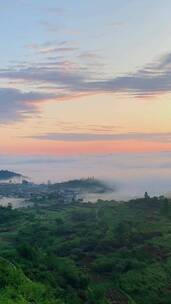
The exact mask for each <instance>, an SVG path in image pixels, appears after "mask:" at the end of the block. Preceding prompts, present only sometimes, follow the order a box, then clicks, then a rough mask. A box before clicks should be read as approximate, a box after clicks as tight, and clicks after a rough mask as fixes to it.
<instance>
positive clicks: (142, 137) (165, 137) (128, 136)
mask: <svg viewBox="0 0 171 304" xmlns="http://www.w3.org/2000/svg"><path fill="white" fill-rule="evenodd" d="M32 138H34V139H40V140H52V141H69V142H84V141H129V140H138V141H147V142H167V143H170V142H171V133H138V132H129V133H120V134H106V133H47V134H42V135H37V136H33V137H32Z"/></svg>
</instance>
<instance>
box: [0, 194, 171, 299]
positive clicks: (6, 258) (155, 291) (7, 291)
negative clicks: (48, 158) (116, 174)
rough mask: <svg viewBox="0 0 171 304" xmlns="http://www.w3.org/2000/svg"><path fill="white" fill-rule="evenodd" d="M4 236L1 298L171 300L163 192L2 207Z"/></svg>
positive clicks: (169, 208) (170, 220) (169, 235)
mask: <svg viewBox="0 0 171 304" xmlns="http://www.w3.org/2000/svg"><path fill="white" fill-rule="evenodd" d="M0 240H1V241H0V256H1V257H0V303H3V304H14V303H16V304H27V303H29V304H30V303H34V304H82V303H87V304H110V303H111V304H112V303H113V304H114V303H115V304H147V303H150V304H169V303H170V299H171V202H170V201H169V200H168V199H166V198H164V197H159V198H157V197H154V198H149V197H146V198H144V199H136V200H131V201H129V202H127V203H119V202H114V201H112V202H110V201H102V200H99V201H98V202H97V203H96V204H91V203H87V204H84V203H82V204H81V203H78V202H77V203H76V202H73V203H71V204H69V205H68V204H65V203H61V202H60V201H58V200H57V199H55V198H54V197H53V196H52V197H48V199H47V200H44V201H43V200H42V201H39V202H36V203H35V205H34V206H32V207H29V208H27V209H18V210H13V209H12V208H11V206H8V208H4V207H1V208H0Z"/></svg>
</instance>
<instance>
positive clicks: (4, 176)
mask: <svg viewBox="0 0 171 304" xmlns="http://www.w3.org/2000/svg"><path fill="white" fill-rule="evenodd" d="M16 177H17V178H18V177H22V175H21V174H19V173H15V172H12V171H8V170H0V181H1V180H10V179H13V178H16Z"/></svg>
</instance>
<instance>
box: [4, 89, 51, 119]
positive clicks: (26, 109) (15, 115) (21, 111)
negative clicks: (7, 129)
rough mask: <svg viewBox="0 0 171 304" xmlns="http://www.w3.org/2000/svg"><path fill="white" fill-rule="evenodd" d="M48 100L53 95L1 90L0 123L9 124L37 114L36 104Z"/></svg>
mask: <svg viewBox="0 0 171 304" xmlns="http://www.w3.org/2000/svg"><path fill="white" fill-rule="evenodd" d="M47 98H52V94H42V93H38V92H22V91H20V90H16V89H11V88H0V122H1V123H9V122H11V121H16V120H21V119H23V118H24V117H26V116H27V115H29V114H33V113H36V112H37V111H38V109H37V107H36V104H37V103H40V102H42V100H45V99H47Z"/></svg>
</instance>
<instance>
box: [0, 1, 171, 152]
mask: <svg viewBox="0 0 171 304" xmlns="http://www.w3.org/2000/svg"><path fill="white" fill-rule="evenodd" d="M150 3H151V5H150V6H149V1H147V0H144V1H142V2H139V1H134V0H133V1H129V0H121V1H117V0H116V1H113V0H108V1H107V2H106V1H103V0H101V1H98V0H95V1H90V0H88V1H86V2H84V3H83V2H81V1H80V2H78V1H77V0H72V1H65V2H64V1H58V0H49V1H48V2H47V1H45V0H37V1H33V0H30V1H28V0H17V1H10V0H7V1H5V2H3V3H0V5H1V10H0V20H1V28H2V29H3V30H2V36H1V58H0V62H1V69H0V136H1V144H0V153H1V154H15V155H20V154H24V155H25V154H26V155H61V154H62V155H74V154H98V153H99V154H100V153H103V154H105V153H114V152H117V153H118V152H122V153H123V152H125V153H128V152H159V151H171V123H170V122H171V102H170V100H171V73H170V68H171V38H170V26H171V19H170V14H169V11H170V10H171V2H170V1H169V0H166V1H165V4H162V3H161V1H153V0H151V1H150ZM9 20H10V23H9V22H8V21H9Z"/></svg>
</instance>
